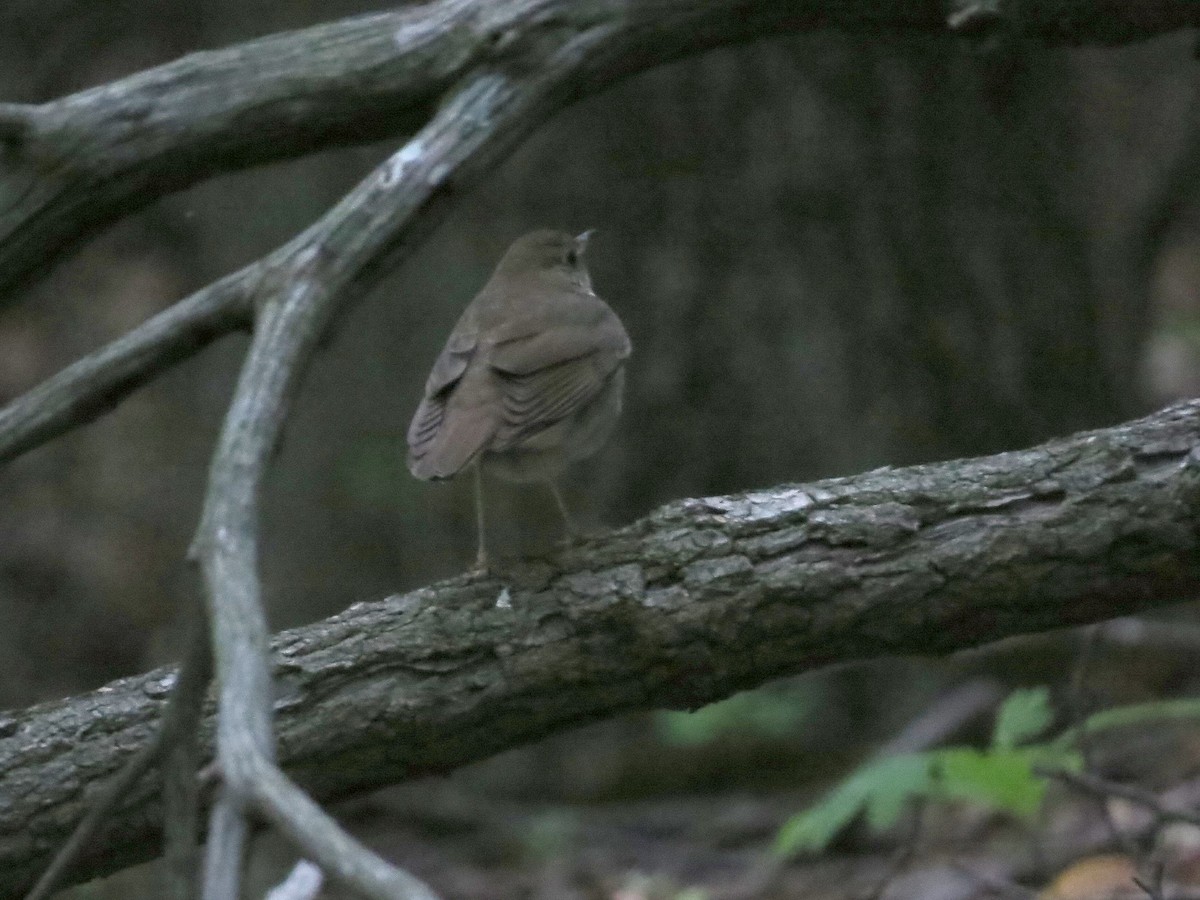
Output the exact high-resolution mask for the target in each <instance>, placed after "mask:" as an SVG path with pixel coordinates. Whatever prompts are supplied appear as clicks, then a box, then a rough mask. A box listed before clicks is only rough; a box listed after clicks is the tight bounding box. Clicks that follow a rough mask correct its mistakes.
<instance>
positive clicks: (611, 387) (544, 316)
mask: <svg viewBox="0 0 1200 900" xmlns="http://www.w3.org/2000/svg"><path fill="white" fill-rule="evenodd" d="M590 235H591V232H590V231H585V232H584V233H583V234H580V235H578V236H576V237H572V236H571V235H569V234H566V233H564V232H561V231H549V230H544V231H534V232H531V233H529V234H526V235H524V236H523V237H520V238H518V239H517V240H516V241H514V242H513V244H512V246H511V247H509V248H508V252H507V253H505V254H504V257H503V258H502V259H501V260H500V263H499V264H498V265H497V266H496V271H495V272H493V273H492V277H491V278H490V279H489V280H488V282H487V284H485V285H484V286H483V289H482V290H480V292H479V293H478V294H477V295H476V296H475V299H474V300H472V301H471V302H470V303H469V304H468V305H467V308H466V309H465V310H464V311H463V314H462V316H461V317H460V318H459V320H458V323H457V324H456V325H455V326H454V330H453V331H452V332H451V333H450V337H449V339H448V340H447V341H446V346H445V347H443V348H442V352H441V353H440V354H439V355H438V358H437V360H436V361H435V362H434V364H433V371H432V372H430V373H429V379H428V380H427V381H426V382H425V394H424V396H423V397H422V398H421V402H420V404H419V405H418V406H417V411H416V413H415V414H414V415H413V418H412V423H411V424H410V425H409V427H408V468H409V471H411V472H412V474H413V475H415V476H416V477H417V478H421V479H425V480H430V479H443V478H453V477H454V476H455V475H458V474H459V473H460V472H463V471H464V470H467V469H471V470H473V472H474V478H475V512H476V527H477V529H478V535H479V545H478V553H477V555H476V560H475V565H476V568H478V569H486V568H487V564H488V554H487V540H486V535H485V524H486V517H485V515H484V487H483V475H484V472H485V471H486V472H487V473H489V474H495V475H496V476H498V477H500V478H503V479H505V480H508V481H517V482H529V481H544V482H545V483H546V484H547V485H548V486H549V488H550V491H551V493H552V494H553V495H554V501H555V504H556V505H557V506H558V510H559V512H560V513H561V514H562V518H563V524H564V526H565V528H566V531H567V534H568V537H575V536H577V531H576V529H575V527H574V525H573V523H572V521H571V516H570V514H569V512H568V510H567V507H566V504H565V503H564V502H563V498H562V494H561V492H560V491H559V489H558V485H557V483H556V479H557V478H558V477H559V476H560V475H561V474H562V472H563V470H564V469H566V467H567V466H569V465H570V464H571V463H573V462H576V461H578V460H581V459H584V458H586V457H588V456H591V455H592V454H594V453H595V452H596V451H597V450H599V449H600V448H601V446H603V445H604V443H605V441H607V440H608V437H609V435H610V434H611V432H612V429H613V426H614V425H615V424H616V421H617V417H618V416H619V415H620V412H621V395H622V392H623V390H624V385H625V360H626V359H627V358H628V357H629V353H630V350H631V345H630V342H629V335H627V334H626V333H625V328H624V326H623V325H622V324H621V320H620V319H618V318H617V314H616V313H614V312H613V311H612V309H611V308H610V307H609V306H608V304H607V303H605V302H604V301H603V300H601V299H600V298H599V297H597V296H596V294H595V293H594V292H593V291H592V279H591V276H590V275H589V274H588V270H587V266H586V264H585V263H584V251H585V249H586V248H587V242H588V237H589V236H590Z"/></svg>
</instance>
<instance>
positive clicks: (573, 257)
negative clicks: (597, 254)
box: [567, 247, 579, 266]
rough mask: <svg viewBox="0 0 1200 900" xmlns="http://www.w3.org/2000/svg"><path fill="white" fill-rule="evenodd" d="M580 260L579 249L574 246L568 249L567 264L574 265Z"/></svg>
mask: <svg viewBox="0 0 1200 900" xmlns="http://www.w3.org/2000/svg"><path fill="white" fill-rule="evenodd" d="M578 262H579V251H577V250H576V249H575V248H574V247H572V248H571V249H570V250H568V251H567V265H568V266H574V265H576V264H578Z"/></svg>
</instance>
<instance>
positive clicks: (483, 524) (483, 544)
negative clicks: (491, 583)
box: [473, 463, 488, 572]
mask: <svg viewBox="0 0 1200 900" xmlns="http://www.w3.org/2000/svg"><path fill="white" fill-rule="evenodd" d="M473 468H474V469H475V527H476V529H477V530H478V532H479V548H478V550H477V551H476V553H475V571H476V572H486V571H487V570H488V554H487V521H486V519H485V517H484V514H483V466H481V465H480V464H479V463H475V465H474V467H473Z"/></svg>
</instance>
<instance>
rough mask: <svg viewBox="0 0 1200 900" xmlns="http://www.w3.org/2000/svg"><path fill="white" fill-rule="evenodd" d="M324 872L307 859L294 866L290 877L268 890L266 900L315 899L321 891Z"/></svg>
mask: <svg viewBox="0 0 1200 900" xmlns="http://www.w3.org/2000/svg"><path fill="white" fill-rule="evenodd" d="M324 880H325V875H324V873H322V872H321V869H320V868H319V867H318V866H314V865H313V864H312V863H310V862H309V861H308V860H307V859H302V860H300V862H298V863H296V865H295V866H293V867H292V871H291V872H290V873H289V874H288V877H287V878H285V879H284V880H283V881H281V882H279V884H277V885H275V887H273V888H271V890H269V891H267V896H266V900H313V898H315V897H316V896H317V894H318V893H320V891H321V884H322V882H324Z"/></svg>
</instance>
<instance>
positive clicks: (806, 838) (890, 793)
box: [775, 753, 932, 857]
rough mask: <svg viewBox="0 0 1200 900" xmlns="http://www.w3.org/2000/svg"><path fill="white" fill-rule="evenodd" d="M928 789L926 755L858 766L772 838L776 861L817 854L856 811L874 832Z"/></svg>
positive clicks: (897, 757)
mask: <svg viewBox="0 0 1200 900" xmlns="http://www.w3.org/2000/svg"><path fill="white" fill-rule="evenodd" d="M931 788H932V780H931V776H930V761H929V756H928V755H927V754H924V753H914V754H908V755H904V756H893V757H889V758H888V759H881V760H878V761H877V762H873V763H868V764H867V765H865V766H863V767H862V768H861V769H859V770H858V771H857V772H855V773H854V774H853V775H851V776H850V777H849V778H847V779H846V780H845V781H843V782H842V783H841V784H839V785H838V786H837V787H835V788H834V789H833V790H832V791H830V792H829V793H828V794H826V795H825V797H824V799H822V800H821V801H820V802H819V803H817V804H815V805H814V806H811V807H809V808H808V809H806V810H804V811H802V812H799V813H797V814H796V815H794V816H792V818H791V819H789V820H788V821H787V822H785V823H784V825H783V827H782V828H780V830H779V834H778V835H777V836H776V838H775V852H776V854H778V855H779V856H785V857H786V856H794V855H795V854H797V853H803V852H812V853H819V852H820V851H822V850H824V849H825V848H826V847H828V846H829V844H830V842H831V841H832V840H833V839H834V838H835V837H837V835H838V833H839V832H840V831H841V830H842V829H843V828H845V827H846V826H847V825H848V824H849V823H850V822H851V820H853V819H854V817H855V816H857V815H858V814H859V813H860V812H865V813H866V816H867V822H868V824H869V825H870V826H871V827H872V828H874V829H877V830H882V829H885V828H889V827H891V826H892V825H894V824H895V823H896V820H897V819H898V818H899V816H900V813H901V811H902V810H903V808H904V804H905V802H906V801H907V800H909V799H910V798H911V797H913V796H914V795H918V794H925V793H928V792H929V791H930V790H931Z"/></svg>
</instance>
